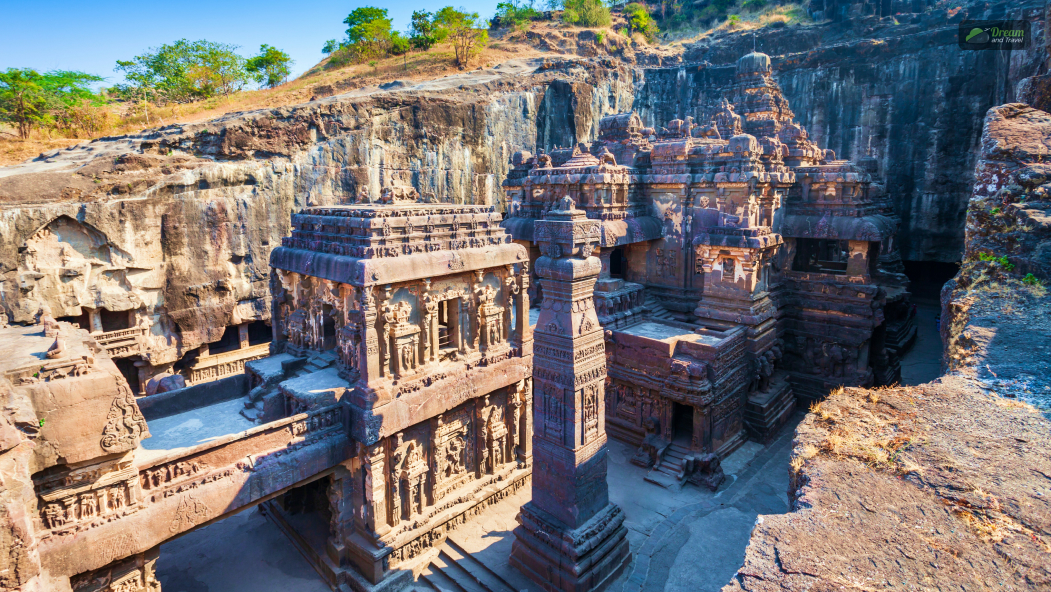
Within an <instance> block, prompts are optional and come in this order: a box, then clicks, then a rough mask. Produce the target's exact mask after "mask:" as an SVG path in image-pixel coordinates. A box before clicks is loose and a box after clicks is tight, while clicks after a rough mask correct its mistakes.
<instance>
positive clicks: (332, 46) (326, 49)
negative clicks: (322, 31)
mask: <svg viewBox="0 0 1051 592" xmlns="http://www.w3.org/2000/svg"><path fill="white" fill-rule="evenodd" d="M342 46H343V45H342V44H341V43H340V42H339V41H336V40H335V39H329V40H328V41H326V42H325V45H324V46H323V47H322V48H321V53H323V54H325V55H329V54H332V53H334V52H336V51H338V50H339V48H340V47H342Z"/></svg>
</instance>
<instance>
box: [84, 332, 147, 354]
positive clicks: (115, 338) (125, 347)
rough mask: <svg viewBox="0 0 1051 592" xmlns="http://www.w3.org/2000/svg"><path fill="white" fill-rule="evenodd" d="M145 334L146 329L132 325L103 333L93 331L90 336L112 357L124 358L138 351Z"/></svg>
mask: <svg viewBox="0 0 1051 592" xmlns="http://www.w3.org/2000/svg"><path fill="white" fill-rule="evenodd" d="M145 335H146V329H144V328H142V327H132V328H131V329H117V330H116V331H106V332H105V333H94V334H92V337H93V338H94V339H95V341H96V342H98V344H99V345H101V346H102V347H103V348H104V349H105V350H106V353H108V354H109V355H110V357H112V358H126V357H128V356H133V355H135V354H138V353H140V351H141V349H142V338H143V337H144V336H145Z"/></svg>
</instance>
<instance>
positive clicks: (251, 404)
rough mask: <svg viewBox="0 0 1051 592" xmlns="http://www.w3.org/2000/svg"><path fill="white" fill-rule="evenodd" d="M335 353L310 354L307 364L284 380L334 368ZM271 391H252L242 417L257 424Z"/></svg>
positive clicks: (265, 387) (258, 388)
mask: <svg viewBox="0 0 1051 592" xmlns="http://www.w3.org/2000/svg"><path fill="white" fill-rule="evenodd" d="M337 359H338V358H337V357H336V352H335V351H323V352H310V354H309V355H308V356H307V359H306V362H305V363H304V364H303V365H301V366H299V367H298V368H296V369H295V370H294V371H293V372H289V373H287V374H286V375H285V376H284V378H283V379H282V380H288V379H290V378H295V377H297V376H303V375H304V374H310V373H311V372H317V371H318V370H322V369H324V368H328V367H329V366H332V365H334V364H335V363H336V361H337ZM270 391H271V389H270V388H269V387H267V386H262V387H256V388H254V389H252V390H251V391H250V392H249V393H248V396H247V397H245V398H244V409H242V410H241V415H243V416H244V417H246V418H248V419H250V420H252V421H254V422H257V423H258V421H259V417H260V416H261V415H262V414H263V405H264V401H263V397H264V396H265V395H267V394H268V393H269V392H270Z"/></svg>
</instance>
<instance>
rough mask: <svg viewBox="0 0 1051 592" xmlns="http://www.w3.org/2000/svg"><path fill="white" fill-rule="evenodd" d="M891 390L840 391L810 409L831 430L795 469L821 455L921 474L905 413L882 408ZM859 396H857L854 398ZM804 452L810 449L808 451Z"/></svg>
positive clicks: (801, 459)
mask: <svg viewBox="0 0 1051 592" xmlns="http://www.w3.org/2000/svg"><path fill="white" fill-rule="evenodd" d="M889 391H890V389H889V388H884V389H879V390H867V391H859V392H857V393H851V394H850V395H848V396H843V395H844V393H845V389H843V388H838V389H836V390H835V391H833V392H832V394H831V395H830V397H832V398H833V400H834V401H833V402H829V401H823V402H818V403H814V404H812V405H811V406H810V412H811V413H813V414H814V416H815V417H816V419H817V420H818V421H821V422H824V423H823V425H822V427H823V428H824V429H825V430H827V432H826V435H825V437H824V439H823V440H822V441H821V442H820V443H819V444H818V445H816V446H813V445H810V446H809V447H810V449H811V450H809V452H810V453H811V455H810V456H808V457H807V458H802V457H803V456H804V455H802V454H800V455H797V456H796V458H795V459H793V469H794V470H798V469H799V468H800V467H802V465H803V463H804V462H805V461H806V460H808V459H809V458H812V457H813V456H814V455H816V454H818V453H822V452H823V453H826V454H829V455H831V456H834V457H839V458H853V459H856V460H859V461H861V462H863V463H865V464H867V465H869V466H872V467H874V468H880V469H887V470H892V471H894V472H896V473H898V474H902V475H904V474H909V473H921V472H922V468H921V467H920V465H919V464H917V463H916V462H915V461H913V460H912V459H911V458H910V457H909V456H908V450H909V449H910V448H911V447H912V446H914V445H915V444H917V440H916V438H915V437H913V436H912V435H911V434H910V433H909V430H908V429H906V428H905V427H904V425H903V421H902V420H903V418H904V416H903V414H901V413H900V412H898V411H896V410H894V409H893V408H892V407H890V406H888V405H882V406H881V405H880V403H881V402H882V401H883V395H884V393H887V392H889ZM854 394H856V395H857V396H853V395H854ZM804 450H807V449H806V448H804Z"/></svg>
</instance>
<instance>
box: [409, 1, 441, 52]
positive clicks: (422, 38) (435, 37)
mask: <svg viewBox="0 0 1051 592" xmlns="http://www.w3.org/2000/svg"><path fill="white" fill-rule="evenodd" d="M446 35H448V32H447V31H446V30H445V29H442V28H441V27H440V26H439V25H438V23H436V22H434V14H433V13H430V12H427V11H426V10H417V11H416V12H413V13H412V25H411V27H410V28H409V42H410V43H411V44H412V46H413V47H414V48H416V49H420V50H423V51H427V50H428V49H430V48H432V47H434V46H435V44H438V43H441V42H442V41H444V40H445V37H446Z"/></svg>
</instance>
